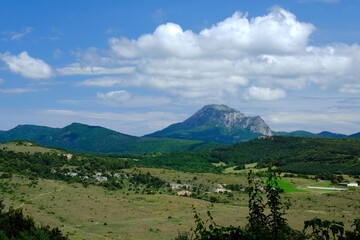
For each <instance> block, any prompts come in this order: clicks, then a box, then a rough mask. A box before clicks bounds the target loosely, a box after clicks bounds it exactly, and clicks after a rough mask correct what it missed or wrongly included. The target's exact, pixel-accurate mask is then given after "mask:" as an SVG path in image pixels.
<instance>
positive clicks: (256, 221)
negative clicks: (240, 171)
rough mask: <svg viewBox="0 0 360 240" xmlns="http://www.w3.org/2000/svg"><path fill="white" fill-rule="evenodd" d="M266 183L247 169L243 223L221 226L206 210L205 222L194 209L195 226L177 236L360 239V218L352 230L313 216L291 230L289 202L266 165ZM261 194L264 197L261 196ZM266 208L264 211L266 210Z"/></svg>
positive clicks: (226, 239) (183, 238)
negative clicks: (246, 210)
mask: <svg viewBox="0 0 360 240" xmlns="http://www.w3.org/2000/svg"><path fill="white" fill-rule="evenodd" d="M267 174H268V178H267V180H266V183H265V184H263V181H262V180H261V179H260V178H257V177H255V175H254V174H253V173H252V172H251V171H250V172H249V175H248V187H247V192H248V195H249V216H248V217H247V220H248V222H247V225H246V226H245V227H241V226H238V227H234V226H221V225H217V224H216V223H215V222H214V219H213V217H212V216H211V213H210V211H208V217H209V219H208V220H207V221H206V222H205V221H204V220H202V219H201V217H200V216H199V214H198V213H197V212H196V209H195V208H194V212H195V223H196V228H195V229H193V230H192V231H191V232H183V233H179V235H178V237H177V238H176V239H177V240H186V239H204V240H205V239H209V240H210V239H212V240H217V239H218V240H232V239H234V240H235V239H237V240H282V239H284V240H287V239H293V240H306V239H317V240H323V239H324V240H325V239H330V238H331V239H338V240H356V239H360V218H358V219H355V220H354V224H353V225H352V226H354V228H355V229H354V230H353V231H345V230H344V223H343V222H340V221H334V220H333V221H328V220H325V221H324V220H321V219H320V218H317V217H316V218H313V219H312V220H307V221H305V222H304V228H303V231H298V230H294V229H292V228H291V227H290V225H289V224H288V221H287V219H286V218H285V211H286V210H287V209H288V208H289V205H286V204H283V203H282V201H281V196H280V194H281V193H282V192H283V189H281V188H280V186H279V184H278V179H279V176H280V175H278V174H277V173H276V172H275V171H274V170H272V169H271V168H270V167H269V170H268V172H267ZM264 197H265V199H264ZM267 208H268V211H267V212H266V210H267Z"/></svg>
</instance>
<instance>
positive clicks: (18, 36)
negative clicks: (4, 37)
mask: <svg viewBox="0 0 360 240" xmlns="http://www.w3.org/2000/svg"><path fill="white" fill-rule="evenodd" d="M33 30H34V29H33V28H32V27H27V28H25V29H23V30H22V31H21V32H12V33H11V36H10V39H11V40H20V39H21V38H23V37H25V36H26V35H28V34H30V33H31V32H32V31H33Z"/></svg>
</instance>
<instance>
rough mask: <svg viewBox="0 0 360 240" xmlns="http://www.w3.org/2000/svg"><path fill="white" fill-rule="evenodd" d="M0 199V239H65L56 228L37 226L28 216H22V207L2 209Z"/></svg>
mask: <svg viewBox="0 0 360 240" xmlns="http://www.w3.org/2000/svg"><path fill="white" fill-rule="evenodd" d="M4 207H5V206H4V204H3V202H2V200H0V239H3V240H12V239H21V240H37V239H41V240H67V239H68V237H66V236H64V235H63V234H62V233H61V231H60V230H59V229H58V228H50V227H49V226H37V225H36V224H35V222H34V220H33V218H32V217H30V216H24V214H23V211H22V209H21V208H20V209H13V208H10V209H9V210H8V211H6V212H5V211H4Z"/></svg>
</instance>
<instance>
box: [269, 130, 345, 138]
mask: <svg viewBox="0 0 360 240" xmlns="http://www.w3.org/2000/svg"><path fill="white" fill-rule="evenodd" d="M273 135H275V136H290V137H323V138H346V137H348V136H347V135H345V134H340V133H332V132H328V131H323V132H320V133H312V132H308V131H303V130H297V131H293V132H273Z"/></svg>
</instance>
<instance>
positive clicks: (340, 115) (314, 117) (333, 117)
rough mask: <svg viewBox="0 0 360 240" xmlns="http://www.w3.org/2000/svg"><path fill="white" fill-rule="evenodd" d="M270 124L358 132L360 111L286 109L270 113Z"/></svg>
mask: <svg viewBox="0 0 360 240" xmlns="http://www.w3.org/2000/svg"><path fill="white" fill-rule="evenodd" d="M267 120H268V121H267V122H268V123H269V125H270V126H272V127H276V128H278V129H279V128H280V129H281V130H282V131H284V130H288V131H293V130H299V129H303V130H308V131H312V132H319V131H324V130H326V131H333V132H340V133H347V134H351V133H355V132H356V131H357V132H358V129H359V127H358V126H359V124H360V112H354V111H351V110H346V109H341V110H335V111H334V110H324V109H322V110H319V111H311V110H309V111H286V112H279V113H274V114H270V116H269V117H267Z"/></svg>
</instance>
